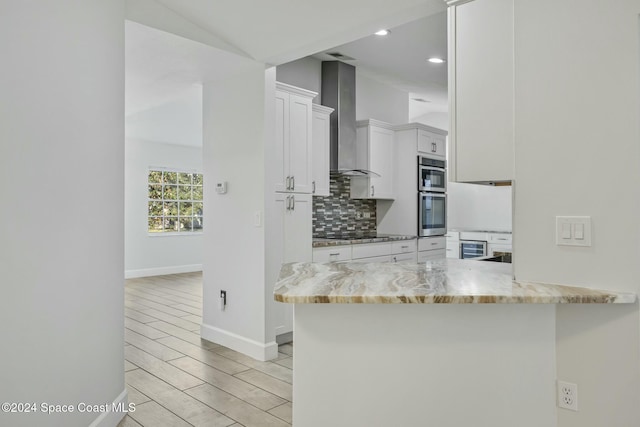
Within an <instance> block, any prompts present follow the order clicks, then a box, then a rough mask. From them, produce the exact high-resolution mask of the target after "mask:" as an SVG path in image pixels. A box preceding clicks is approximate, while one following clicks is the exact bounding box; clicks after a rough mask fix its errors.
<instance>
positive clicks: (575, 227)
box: [556, 216, 591, 246]
mask: <svg viewBox="0 0 640 427" xmlns="http://www.w3.org/2000/svg"><path fill="white" fill-rule="evenodd" d="M567 227H569V228H570V231H571V232H570V234H568V233H567V232H566V230H567ZM563 230H564V233H563ZM576 231H578V233H576ZM580 231H582V233H580ZM576 235H577V237H582V238H580V239H576ZM566 236H568V237H566ZM556 245H559V246H591V217H590V216H557V217H556Z"/></svg>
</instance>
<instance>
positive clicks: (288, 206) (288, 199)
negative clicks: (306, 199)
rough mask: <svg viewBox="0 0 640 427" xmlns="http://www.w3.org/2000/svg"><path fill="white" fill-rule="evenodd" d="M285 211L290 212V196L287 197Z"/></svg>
mask: <svg viewBox="0 0 640 427" xmlns="http://www.w3.org/2000/svg"><path fill="white" fill-rule="evenodd" d="M287 210H288V211H290V210H291V196H287Z"/></svg>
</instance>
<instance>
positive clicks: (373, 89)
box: [356, 69, 409, 125]
mask: <svg viewBox="0 0 640 427" xmlns="http://www.w3.org/2000/svg"><path fill="white" fill-rule="evenodd" d="M366 119H376V120H381V121H383V122H387V123H391V124H394V125H398V124H404V123H407V122H408V121H409V93H408V92H404V91H401V90H399V89H396V88H393V87H391V86H389V85H386V84H384V83H381V82H379V81H377V80H375V79H373V78H371V77H369V76H367V75H364V74H363V73H361V72H358V70H357V69H356V120H366Z"/></svg>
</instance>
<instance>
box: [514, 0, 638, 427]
mask: <svg viewBox="0 0 640 427" xmlns="http://www.w3.org/2000/svg"><path fill="white" fill-rule="evenodd" d="M639 12H640V2H639V1H637V0H620V1H616V2H610V1H607V0H568V1H563V2H558V1H554V0H541V1H537V2H530V1H526V0H516V1H515V12H514V13H515V22H516V26H515V54H516V56H515V181H516V187H515V189H516V198H515V218H514V235H515V236H516V239H515V241H514V245H515V247H514V250H515V252H516V253H517V255H518V256H517V257H516V258H515V265H514V266H515V273H516V278H517V279H522V280H537V281H546V282H555V283H568V284H579V285H582V286H587V287H595V288H605V289H611V290H619V291H630V292H638V291H640V285H639V283H640V281H639V278H640V263H639V262H638V259H639V258H640V250H639V249H640V248H639V246H638V236H639V234H640V233H639V232H640V222H639V221H638V212H640V197H639V196H640V194H639V191H640V190H639V189H640V185H639V183H640V168H639V167H638V165H639V161H640V144H639V143H638V141H639V140H640V138H639V137H640V133H639V131H638V117H640V109H639V107H638V105H639V103H638V96H639V88H640V87H639V84H638V82H639V80H640V69H639V67H638V54H639V51H640V44H639V33H638V13H639ZM541 28H543V29H544V31H541ZM603 111H606V114H603ZM603 170H606V171H608V172H610V173H611V175H609V176H610V177H611V179H602V176H603V175H602V171H603ZM556 215H590V216H591V218H592V225H593V246H592V247H587V248H575V247H566V246H556V245H555V223H554V221H555V219H554V218H555V216H556ZM557 318H558V321H557V340H558V342H557V347H558V353H557V366H558V372H557V375H558V378H559V379H562V380H567V381H570V382H574V383H577V384H578V387H579V401H578V402H579V408H580V410H579V412H571V411H565V410H558V426H560V427H577V426H580V427H596V426H598V427H599V426H603V425H607V426H609V425H610V426H614V425H615V426H635V425H638V422H639V420H640V405H639V404H638V403H639V402H640V356H639V347H640V316H639V312H638V305H637V304H636V305H634V306H625V307H611V306H593V307H580V306H558V308H557Z"/></svg>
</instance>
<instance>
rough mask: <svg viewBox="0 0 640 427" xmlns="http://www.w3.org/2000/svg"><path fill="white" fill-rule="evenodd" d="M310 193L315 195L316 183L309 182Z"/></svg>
mask: <svg viewBox="0 0 640 427" xmlns="http://www.w3.org/2000/svg"><path fill="white" fill-rule="evenodd" d="M311 192H312V193H313V194H316V182H315V181H311Z"/></svg>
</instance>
